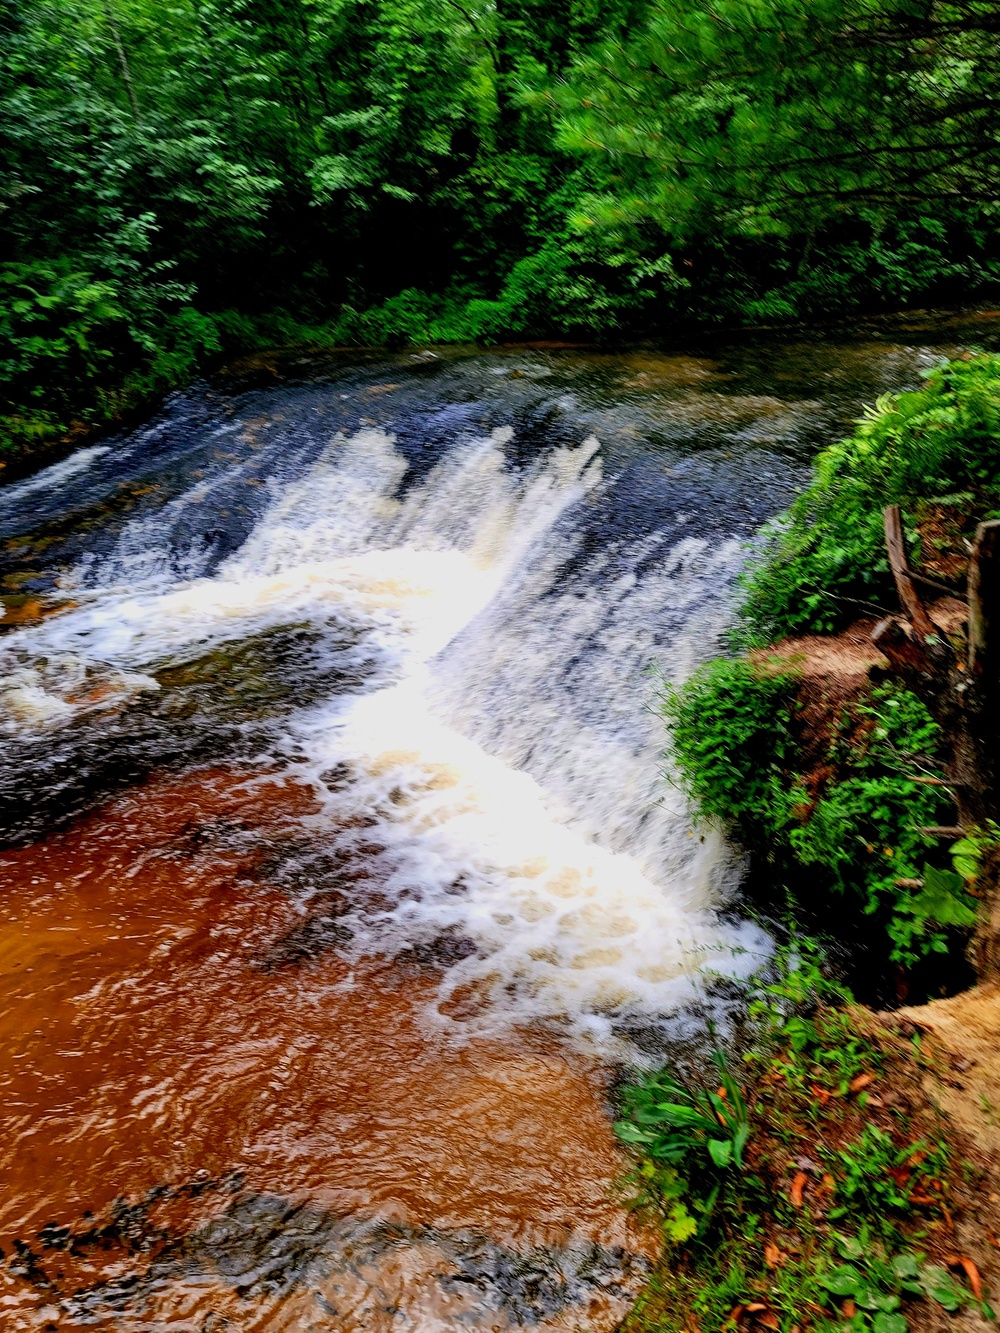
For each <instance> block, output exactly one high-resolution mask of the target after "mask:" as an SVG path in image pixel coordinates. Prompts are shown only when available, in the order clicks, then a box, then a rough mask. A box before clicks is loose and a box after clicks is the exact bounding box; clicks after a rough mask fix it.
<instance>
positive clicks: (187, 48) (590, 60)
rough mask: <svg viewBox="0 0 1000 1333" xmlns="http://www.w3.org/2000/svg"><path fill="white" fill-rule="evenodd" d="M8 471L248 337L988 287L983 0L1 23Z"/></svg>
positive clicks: (899, 301)
mask: <svg viewBox="0 0 1000 1333" xmlns="http://www.w3.org/2000/svg"><path fill="white" fill-rule="evenodd" d="M0 9H2V20H0V34H2V35H0V71H2V72H0V154H2V159H3V178H2V184H0V229H2V237H3V254H2V256H0V260H2V262H0V282H2V289H3V299H2V301H0V379H2V380H3V382H4V384H5V388H3V390H2V391H0V447H2V448H5V449H7V450H8V451H9V450H11V449H18V448H23V447H25V446H26V445H28V444H30V443H32V442H33V441H41V440H44V439H46V438H51V437H52V436H54V435H57V434H59V433H60V432H62V431H64V430H65V429H66V428H67V426H69V425H70V424H71V423H73V422H75V421H83V422H86V421H100V420H102V419H108V418H110V417H113V416H114V415H115V414H116V413H117V412H119V411H120V410H121V409H122V408H123V407H125V406H128V405H129V403H130V402H136V401H141V400H142V399H144V398H145V397H147V396H148V395H149V394H150V393H152V392H155V391H157V390H158V389H162V388H164V387H167V386H169V385H171V384H174V383H177V382H180V381H181V380H183V378H184V377H185V376H186V375H189V374H190V373H192V371H194V370H195V369H197V368H198V366H199V365H201V364H203V363H204V362H205V361H206V359H207V358H210V357H211V356H213V355H216V354H218V353H220V352H224V351H234V350H238V349H243V348H250V347H253V346H259V345H262V344H266V343H274V342H295V341H316V340H321V341H324V342H327V343H329V342H335V343H338V342H339V343H355V344H382V345H384V344H390V345H392V344H394V343H395V344H404V343H406V342H408V341H433V340H438V341H455V340H457V341H465V340H482V341H494V340H499V339H505V338H506V339H510V338H525V337H546V336H548V337H552V336H562V337H572V338H586V339H593V340H596V339H608V338H613V337H616V336H637V335H638V336H648V335H653V336H662V335H663V334H664V333H666V332H668V331H669V330H670V329H671V328H673V327H675V326H676V325H677V324H678V323H682V322H686V323H691V322H715V323H719V322H722V323H730V324H731V323H754V322H762V321H775V320H787V319H796V318H808V319H814V318H821V317H824V316H827V315H829V314H841V313H843V312H844V311H845V310H849V309H852V308H854V309H857V308H878V307H880V306H881V307H886V306H896V307H898V306H901V305H905V304H908V303H909V304H912V303H914V302H918V301H919V302H949V301H951V302H957V301H964V300H967V299H969V298H970V297H971V296H974V295H975V296H986V295H988V294H989V291H990V289H991V287H995V286H996V285H997V282H998V280H1000V246H998V243H997V236H996V232H997V226H996V221H997V201H998V199H1000V136H998V133H997V119H996V105H997V98H998V97H1000V7H998V6H997V5H996V3H995V0H957V2H956V3H946V2H944V0H716V2H715V3H712V4H709V5H703V4H701V3H695V0H521V3H518V4H512V3H510V0H177V3H173V4H168V5H160V4H152V3H150V0H30V3H29V0H2V3H0Z"/></svg>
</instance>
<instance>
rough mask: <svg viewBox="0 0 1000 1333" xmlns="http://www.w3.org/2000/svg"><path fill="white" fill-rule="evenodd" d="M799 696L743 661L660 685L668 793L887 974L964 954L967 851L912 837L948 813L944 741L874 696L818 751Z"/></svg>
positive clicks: (779, 667)
mask: <svg viewBox="0 0 1000 1333" xmlns="http://www.w3.org/2000/svg"><path fill="white" fill-rule="evenodd" d="M796 687H797V680H796V675H795V672H794V671H793V670H791V669H789V668H788V666H787V664H776V665H773V666H772V665H770V664H768V663H767V662H764V663H762V664H754V663H752V662H750V661H747V660H745V659H738V660H728V659H720V660H718V661H715V662H711V663H709V664H708V665H707V666H705V667H703V668H701V669H700V670H699V671H697V672H696V673H695V674H694V676H693V677H692V678H691V679H690V680H689V681H688V682H687V683H686V684H685V685H683V686H682V687H680V688H674V687H671V686H669V685H666V684H665V685H664V686H663V692H662V709H663V713H664V716H665V718H666V720H667V722H668V725H669V729H670V732H671V735H672V741H673V755H674V761H675V765H676V770H677V780H678V781H679V782H680V784H681V785H682V787H683V789H684V791H685V794H686V795H687V797H688V799H689V800H690V801H691V803H692V805H693V807H694V809H695V810H696V811H697V812H698V814H699V815H701V816H702V817H709V818H713V819H716V820H719V821H721V823H722V824H723V826H724V827H725V828H726V830H727V832H729V833H730V834H731V835H733V836H734V837H736V839H737V840H738V841H739V842H740V843H741V844H742V845H743V846H744V847H745V848H747V849H748V850H750V851H751V852H752V853H754V855H755V856H756V858H757V859H758V862H759V864H761V865H763V866H765V867H766V868H767V873H768V875H769V877H770V878H771V880H772V881H773V882H775V883H781V884H784V885H785V886H786V887H787V889H788V890H789V891H790V893H791V895H792V897H793V898H794V899H796V900H797V902H798V904H799V906H800V908H801V909H803V910H804V911H806V912H810V913H814V914H816V913H819V914H820V917H821V919H822V914H823V912H824V911H826V912H827V913H829V912H830V911H831V910H832V911H836V912H837V913H838V914H839V916H840V918H841V920H843V918H844V913H845V912H846V913H847V914H848V917H851V916H853V917H854V919H855V921H856V922H857V921H859V920H861V919H870V921H871V923H872V924H873V925H874V926H877V927H878V928H879V929H881V930H882V931H884V933H885V942H886V949H887V957H888V959H889V961H890V962H892V963H894V964H900V965H902V966H912V965H913V964H914V963H916V962H917V961H918V960H919V959H921V958H923V957H925V956H926V955H928V954H940V953H945V952H947V951H948V950H949V947H950V946H951V945H953V944H961V943H962V942H963V941H964V934H963V932H967V931H968V929H969V928H971V927H972V926H973V925H974V923H975V921H976V900H975V898H974V897H973V896H972V895H971V894H970V887H971V885H972V883H973V881H974V880H975V877H976V874H977V870H978V860H977V858H976V855H975V854H974V852H971V851H970V848H969V846H968V845H967V843H968V840H962V841H961V842H960V843H959V844H957V845H956V847H955V848H954V849H952V850H954V851H955V855H954V856H952V855H950V854H949V849H948V848H947V847H945V848H943V849H942V845H941V843H940V840H938V839H936V838H935V837H934V836H932V835H930V834H927V833H924V832H922V830H923V829H927V828H932V827H934V826H937V825H941V824H942V823H944V822H945V820H946V819H948V818H949V814H950V812H951V811H952V808H953V807H952V804H951V800H950V797H949V795H948V792H947V789H946V788H945V787H943V786H941V785H938V784H939V783H941V782H942V781H943V779H942V778H941V776H940V774H941V771H942V770H941V734H940V728H939V727H938V725H937V724H936V723H935V722H934V721H933V719H932V718H931V716H930V714H929V713H928V711H927V709H926V707H925V706H924V704H923V703H922V702H921V701H920V700H919V699H918V698H917V696H916V695H915V694H913V693H912V691H910V690H908V689H906V688H904V687H902V686H899V685H880V686H873V687H871V688H870V689H869V690H868V691H867V693H865V694H864V695H862V696H861V697H860V698H857V699H854V700H852V701H850V702H849V703H847V704H845V705H844V706H843V708H842V709H841V711H840V714H839V718H838V719H837V722H836V725H835V727H834V729H833V731H832V734H831V735H830V736H829V737H828V738H826V739H825V740H824V741H823V742H822V743H821V745H820V747H819V748H818V750H817V746H816V737H815V736H813V737H811V738H807V737H806V736H804V735H803V734H802V733H803V730H804V728H803V727H802V726H801V725H797V722H796V712H797V709H798V702H797V697H796ZM807 740H808V741H809V743H810V744H811V746H812V749H813V753H811V754H807V752H806V744H807ZM928 778H929V779H930V780H931V781H930V782H929V783H928V781H927V779H928ZM834 904H836V906H834Z"/></svg>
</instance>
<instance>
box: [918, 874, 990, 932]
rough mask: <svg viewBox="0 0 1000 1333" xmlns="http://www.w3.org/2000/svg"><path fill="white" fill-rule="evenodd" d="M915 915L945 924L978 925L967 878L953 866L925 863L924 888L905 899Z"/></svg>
mask: <svg viewBox="0 0 1000 1333" xmlns="http://www.w3.org/2000/svg"><path fill="white" fill-rule="evenodd" d="M901 907H903V908H904V910H906V911H907V912H912V913H913V915H914V916H917V917H926V918H928V919H929V920H931V921H936V922H938V924H939V925H942V926H965V927H967V926H974V925H975V924H976V912H975V908H973V907H971V906H970V899H969V897H968V895H967V893H966V889H965V880H964V879H962V877H961V875H956V874H954V873H953V872H952V871H950V870H938V869H936V868H935V867H934V866H930V865H925V866H924V888H923V892H922V893H919V894H917V895H916V896H915V897H913V898H911V899H909V901H908V902H905V903H902V904H901Z"/></svg>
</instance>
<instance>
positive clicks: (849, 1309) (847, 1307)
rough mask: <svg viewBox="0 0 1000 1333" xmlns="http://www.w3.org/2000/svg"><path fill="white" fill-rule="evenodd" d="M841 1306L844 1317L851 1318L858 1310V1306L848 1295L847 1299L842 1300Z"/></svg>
mask: <svg viewBox="0 0 1000 1333" xmlns="http://www.w3.org/2000/svg"><path fill="white" fill-rule="evenodd" d="M841 1308H842V1309H843V1311H844V1318H845V1319H853V1318H854V1316H855V1315H856V1314H857V1312H858V1307H857V1306H856V1305H855V1304H854V1302H853V1301H852V1300H851V1299H850V1297H848V1299H847V1300H846V1301H845V1302H844V1304H843V1306H842V1307H841Z"/></svg>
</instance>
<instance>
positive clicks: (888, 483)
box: [744, 355, 1000, 639]
mask: <svg viewBox="0 0 1000 1333" xmlns="http://www.w3.org/2000/svg"><path fill="white" fill-rule="evenodd" d="M998 488H1000V356H994V355H989V356H987V355H983V356H976V357H973V358H971V359H969V360H959V361H952V362H949V363H948V364H947V365H944V366H940V367H938V368H937V369H936V370H933V371H931V372H929V374H928V375H927V379H926V384H925V385H924V387H923V388H921V389H918V390H914V391H913V392H911V393H903V394H886V395H884V396H883V397H882V398H880V399H879V400H878V403H877V404H876V406H875V407H874V408H873V409H870V410H869V411H867V412H866V414H865V416H864V418H863V419H862V420H861V421H860V422H859V423H858V426H857V429H856V431H855V433H854V434H853V435H852V436H850V437H849V438H848V439H846V440H843V441H841V442H840V443H839V444H835V445H832V446H831V447H830V448H828V449H826V450H824V451H823V453H821V454H820V456H819V459H818V461H817V464H816V470H815V476H814V479H813V481H812V484H811V485H810V486H809V487H808V488H807V489H806V490H805V491H803V493H802V494H801V495H800V496H799V497H798V499H797V500H796V501H795V502H794V504H793V505H792V506H791V508H790V509H789V510H788V512H787V513H786V514H785V515H784V516H783V517H782V518H781V519H779V520H778V521H777V522H776V523H774V524H772V525H771V526H770V527H769V528H768V529H766V530H765V545H764V549H763V553H762V559H761V560H760V562H759V563H758V565H757V566H756V568H755V569H754V570H753V571H752V572H751V573H750V574H749V576H748V577H747V579H746V582H745V588H746V602H745V606H744V615H745V617H746V620H747V622H748V624H749V626H750V628H751V629H752V630H753V631H754V632H755V633H756V634H758V635H762V636H764V637H766V638H767V639H774V638H776V637H778V636H779V635H782V634H794V633H800V632H805V631H828V630H831V629H833V628H835V627H836V626H837V625H838V624H839V623H841V622H842V621H843V620H844V619H845V618H850V617H851V616H853V615H855V614H856V613H857V611H858V607H859V605H868V604H871V603H873V602H874V603H876V604H881V603H885V601H886V600H887V598H889V597H890V596H891V583H890V575H889V566H888V561H887V559H886V555H885V548H884V540H883V533H882V509H883V507H884V506H885V505H887V504H895V503H899V504H902V505H903V506H904V508H905V507H907V506H912V505H913V503H914V502H915V501H916V500H918V499H920V498H928V497H932V496H936V495H941V494H945V493H951V492H954V491H956V490H969V491H973V492H979V493H981V492H983V491H986V492H988V493H995V492H996V491H997V490H998Z"/></svg>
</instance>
